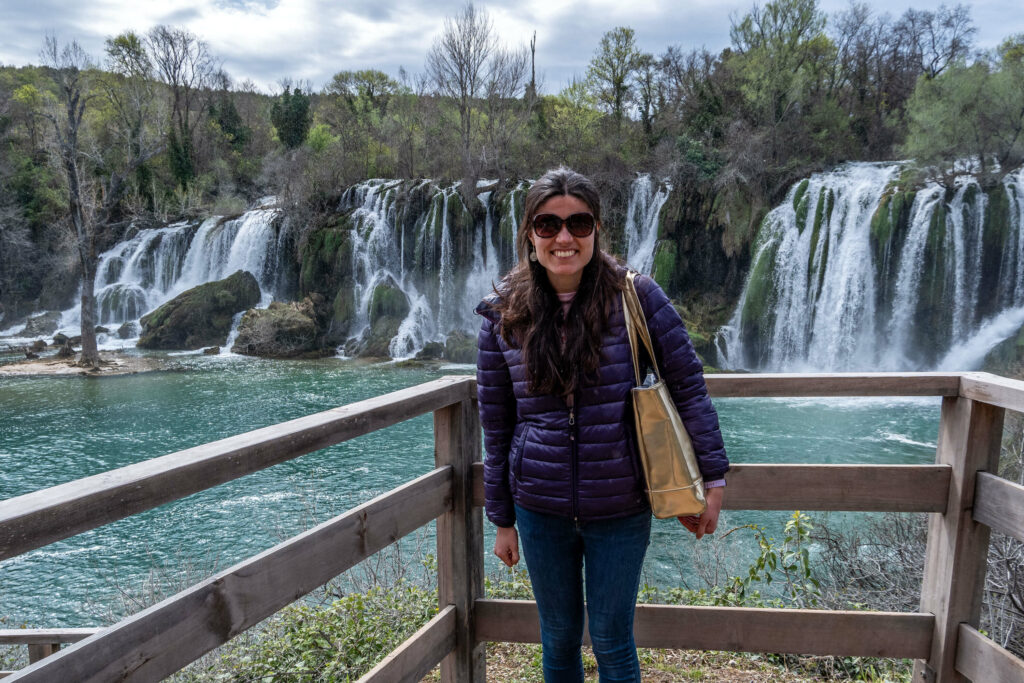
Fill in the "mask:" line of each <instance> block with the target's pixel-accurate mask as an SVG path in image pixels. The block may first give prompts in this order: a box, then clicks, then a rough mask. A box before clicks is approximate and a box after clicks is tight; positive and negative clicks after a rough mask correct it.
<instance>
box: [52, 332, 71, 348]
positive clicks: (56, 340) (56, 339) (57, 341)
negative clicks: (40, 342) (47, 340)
mask: <svg viewBox="0 0 1024 683" xmlns="http://www.w3.org/2000/svg"><path fill="white" fill-rule="evenodd" d="M67 341H68V336H67V335H66V334H62V333H61V332H58V333H57V334H55V335H53V345H54V346H64V344H66V343H67Z"/></svg>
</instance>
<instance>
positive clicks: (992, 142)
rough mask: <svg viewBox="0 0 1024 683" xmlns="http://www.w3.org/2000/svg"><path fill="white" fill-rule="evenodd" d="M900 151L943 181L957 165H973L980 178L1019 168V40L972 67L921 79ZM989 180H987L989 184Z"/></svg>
mask: <svg viewBox="0 0 1024 683" xmlns="http://www.w3.org/2000/svg"><path fill="white" fill-rule="evenodd" d="M907 116H908V119H909V133H908V136H907V142H906V144H905V145H904V148H903V151H904V153H905V154H907V155H909V156H911V157H913V158H914V159H916V160H917V162H918V163H919V164H921V165H924V166H932V167H934V168H935V170H936V171H938V173H939V174H940V175H943V176H945V179H946V180H947V181H950V182H951V180H952V177H953V176H954V175H955V172H956V168H957V166H958V162H963V161H965V160H974V161H975V162H976V163H977V164H978V166H979V169H978V170H979V172H980V175H981V176H983V177H985V176H989V175H996V176H998V175H1000V174H1003V173H1007V172H1010V171H1013V170H1014V169H1016V168H1018V167H1019V166H1020V164H1021V163H1022V162H1024V36H1016V37H1013V38H1010V39H1008V40H1007V41H1006V42H1004V43H1003V45H1002V46H1001V47H1000V48H999V50H998V51H997V52H996V54H995V55H993V56H992V57H991V58H990V59H988V60H978V61H977V62H975V63H974V64H970V65H967V64H964V63H960V64H957V65H955V66H952V67H948V68H946V69H945V70H944V71H943V72H942V73H941V74H940V75H938V76H936V77H935V78H929V77H928V76H927V75H923V76H922V77H921V78H920V79H919V80H918V83H917V88H916V89H915V90H914V94H913V96H912V97H911V98H910V101H909V102H908V105H907ZM988 179H991V178H988Z"/></svg>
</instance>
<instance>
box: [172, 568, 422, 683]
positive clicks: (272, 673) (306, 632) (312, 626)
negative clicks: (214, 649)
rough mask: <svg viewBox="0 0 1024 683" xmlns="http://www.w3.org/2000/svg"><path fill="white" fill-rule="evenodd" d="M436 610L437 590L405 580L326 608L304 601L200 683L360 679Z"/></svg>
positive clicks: (200, 674)
mask: <svg viewBox="0 0 1024 683" xmlns="http://www.w3.org/2000/svg"><path fill="white" fill-rule="evenodd" d="M436 613H437V591H435V590H428V589H425V588H423V587H420V586H417V585H415V584H413V583H409V582H407V581H404V580H401V581H399V582H398V584H397V585H396V586H394V587H393V588H388V589H385V588H381V587H374V588H371V589H369V590H368V591H366V592H365V593H350V594H348V595H346V596H344V597H342V598H340V599H338V600H335V601H334V602H332V603H331V604H330V605H328V606H327V607H326V608H322V607H318V606H315V605H310V604H302V603H297V604H294V605H291V606H289V607H286V608H285V609H283V610H282V611H281V612H279V613H278V614H277V615H276V616H275V617H274V618H273V619H272V620H271V621H270V622H269V624H268V625H267V626H266V627H264V630H263V633H262V637H261V638H259V639H258V640H257V641H256V642H255V643H254V645H253V646H251V647H245V646H244V645H243V646H238V647H236V646H231V645H229V646H228V647H227V648H225V650H224V651H222V654H221V656H220V658H219V659H218V660H215V661H214V662H213V663H212V664H211V665H208V666H207V667H206V668H205V669H200V668H199V667H195V666H194V667H192V668H191V669H190V670H188V671H187V672H186V673H185V675H184V676H183V678H184V679H185V680H195V681H254V680H267V681H271V680H274V681H277V680H288V681H303V682H313V681H354V680H356V679H357V678H359V677H360V676H361V675H363V674H364V673H366V672H367V671H369V670H370V669H371V668H373V666H374V665H375V664H376V663H377V662H378V661H380V660H381V659H383V658H384V657H385V656H386V655H387V654H388V653H390V652H391V651H392V650H394V649H395V648H396V647H398V645H400V644H401V643H402V642H403V641H404V640H405V639H407V638H408V637H409V636H411V635H412V634H413V633H414V632H415V631H416V630H417V629H418V628H420V627H421V626H423V624H425V623H427V621H429V620H430V618H431V617H433V616H434V615H435V614H436Z"/></svg>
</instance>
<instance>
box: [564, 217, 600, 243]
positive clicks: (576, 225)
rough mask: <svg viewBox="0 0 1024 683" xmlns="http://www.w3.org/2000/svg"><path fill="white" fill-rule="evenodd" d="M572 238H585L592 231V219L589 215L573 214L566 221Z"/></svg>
mask: <svg viewBox="0 0 1024 683" xmlns="http://www.w3.org/2000/svg"><path fill="white" fill-rule="evenodd" d="M566 223H567V224H568V226H569V232H570V233H572V235H573V237H586V236H588V235H589V234H590V233H592V232H593V231H594V217H593V216H591V215H590V214H589V213H574V214H573V215H571V216H569V217H568V218H567V219H566Z"/></svg>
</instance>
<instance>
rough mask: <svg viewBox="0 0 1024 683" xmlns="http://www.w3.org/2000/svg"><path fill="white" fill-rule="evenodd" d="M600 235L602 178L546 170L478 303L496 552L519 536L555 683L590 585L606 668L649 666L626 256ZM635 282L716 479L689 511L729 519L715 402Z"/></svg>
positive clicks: (649, 285)
mask: <svg viewBox="0 0 1024 683" xmlns="http://www.w3.org/2000/svg"><path fill="white" fill-rule="evenodd" d="M600 236H601V206H600V198H599V197H598V194H597V190H596V188H595V187H594V185H593V183H591V182H590V181H589V180H588V179H587V178H585V177H583V176H582V175H580V174H578V173H575V172H573V171H570V170H568V169H565V168H560V169H557V170H554V171H549V172H548V173H547V174H545V175H544V176H543V177H542V178H540V179H539V180H538V181H537V182H536V183H534V185H533V186H532V187H531V188H530V190H529V192H528V193H527V195H526V202H525V211H524V216H523V222H522V225H521V226H520V228H519V233H518V236H517V240H516V243H517V248H518V252H519V259H520V260H519V264H518V265H517V266H516V267H515V268H513V269H512V271H511V272H510V273H509V274H508V275H507V276H506V277H505V279H504V280H503V281H502V282H501V284H500V285H499V286H498V288H497V291H496V293H495V294H494V295H492V296H491V297H488V298H487V299H485V300H484V301H483V302H481V304H480V306H478V307H477V309H476V310H477V312H478V313H479V314H481V315H482V316H483V318H484V321H483V324H482V326H481V329H480V335H479V338H478V342H477V343H478V346H479V357H478V361H477V387H478V393H479V402H480V417H481V422H482V424H483V428H484V444H485V448H486V457H485V461H484V482H485V489H486V510H487V517H488V519H490V520H491V521H492V522H493V523H494V524H495V525H497V527H498V531H497V540H496V541H495V546H494V553H495V554H496V555H497V556H498V557H499V558H501V560H502V561H503V562H504V563H505V564H506V565H508V566H510V567H511V566H513V565H515V564H516V563H517V562H518V561H519V536H522V540H523V554H524V556H525V558H526V566H527V570H528V571H529V574H530V580H531V583H532V584H533V591H534V594H535V596H536V599H537V607H538V610H539V612H540V624H541V643H542V646H543V666H544V679H545V681H548V682H549V683H550V682H554V681H582V680H583V666H582V661H581V658H580V645H581V642H582V637H583V605H584V587H585V591H586V605H587V610H586V611H587V618H588V625H589V629H590V638H591V642H592V644H593V648H594V655H595V657H596V658H597V663H598V670H599V673H600V678H601V681H639V680H640V666H639V662H638V660H637V655H636V647H635V645H634V643H633V610H634V605H635V603H636V595H637V590H638V588H639V583H640V569H641V566H642V565H643V558H644V553H645V552H646V550H647V544H648V542H649V538H650V528H651V513H650V507H649V506H648V503H647V500H646V498H645V495H644V485H643V474H642V472H641V469H640V464H639V460H638V458H637V454H636V442H635V436H634V434H633V417H632V408H631V405H630V389H631V388H632V387H633V385H634V376H633V367H632V360H631V354H630V348H629V341H628V338H627V337H626V330H625V319H624V317H623V313H622V300H621V292H622V286H623V280H624V276H625V270H624V269H623V268H621V267H619V266H618V264H617V263H616V262H615V260H614V259H612V258H611V257H610V256H608V255H607V254H605V253H604V252H603V251H602V250H601V248H600V243H599V242H600ZM635 282H636V289H637V293H638V295H639V298H640V303H641V306H642V308H643V310H644V313H645V315H646V317H647V324H648V327H649V328H650V331H651V336H652V338H653V341H654V347H655V355H656V356H657V362H658V366H659V368H660V369H661V372H662V376H663V377H664V379H665V381H666V382H667V383H668V385H669V387H670V390H671V392H672V396H673V399H674V400H675V403H676V405H677V407H678V409H679V413H680V416H681V417H682V419H683V422H684V423H685V425H686V428H687V430H688V431H689V433H690V436H691V438H692V440H693V445H694V450H695V451H696V453H697V457H698V461H699V463H700V468H701V472H702V474H703V475H704V480H705V482H706V486H707V487H708V491H707V494H708V495H707V500H708V505H707V510H706V511H705V513H704V514H702V515H700V517H699V518H697V517H693V518H680V521H681V522H682V523H683V525H684V526H686V528H687V529H689V530H690V531H692V532H694V533H695V534H696V535H697V538H700V537H702V536H703V535H704V534H705V533H713V532H714V530H715V527H716V525H717V523H718V513H719V510H720V509H721V505H722V488H721V486H722V485H724V484H725V480H724V475H725V472H726V471H727V470H728V469H729V463H728V459H727V458H726V455H725V448H724V445H723V443H722V436H721V433H720V431H719V428H718V416H717V414H716V413H715V409H714V407H712V405H711V402H710V401H709V399H708V396H707V388H706V387H705V385H704V377H703V374H702V372H703V367H702V366H701V363H700V361H699V360H698V358H697V355H696V353H695V352H694V350H693V346H692V344H691V343H690V340H689V337H688V336H687V334H686V329H685V327H684V326H683V322H682V320H681V319H680V318H679V315H678V314H677V313H676V310H675V308H673V307H672V304H671V303H670V302H669V300H668V298H667V297H666V296H665V293H664V292H663V291H662V290H661V288H659V287H658V285H657V284H656V283H655V282H654V281H653V280H651V279H650V278H648V277H642V276H638V277H637V278H636V281H635ZM516 527H518V533H517V531H516ZM584 574H585V578H586V580H585V581H584Z"/></svg>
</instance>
